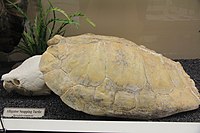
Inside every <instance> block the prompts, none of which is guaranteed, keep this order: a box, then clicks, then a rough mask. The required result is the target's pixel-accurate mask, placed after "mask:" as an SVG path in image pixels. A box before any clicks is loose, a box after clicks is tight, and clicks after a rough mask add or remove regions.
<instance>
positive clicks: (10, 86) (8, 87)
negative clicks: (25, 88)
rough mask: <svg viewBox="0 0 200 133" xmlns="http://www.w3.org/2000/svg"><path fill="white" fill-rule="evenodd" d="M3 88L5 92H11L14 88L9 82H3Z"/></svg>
mask: <svg viewBox="0 0 200 133" xmlns="http://www.w3.org/2000/svg"><path fill="white" fill-rule="evenodd" d="M3 87H4V89H5V90H6V91H8V92H11V91H13V90H14V88H16V86H15V85H14V84H13V83H12V82H11V81H3Z"/></svg>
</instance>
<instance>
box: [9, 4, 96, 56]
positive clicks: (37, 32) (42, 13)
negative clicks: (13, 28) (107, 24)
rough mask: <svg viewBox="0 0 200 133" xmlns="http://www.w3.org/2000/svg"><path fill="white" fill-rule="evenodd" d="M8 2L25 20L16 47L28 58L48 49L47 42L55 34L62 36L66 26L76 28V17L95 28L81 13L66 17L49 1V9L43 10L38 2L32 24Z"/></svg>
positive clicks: (62, 11)
mask: <svg viewBox="0 0 200 133" xmlns="http://www.w3.org/2000/svg"><path fill="white" fill-rule="evenodd" d="M8 2H9V3H10V4H11V5H12V6H14V7H15V8H16V9H17V10H18V11H19V13H20V14H22V15H23V16H24V18H25V20H26V24H25V27H24V32H23V34H22V39H21V42H20V43H19V45H18V46H17V47H18V49H19V50H20V51H21V52H23V53H25V54H28V55H29V56H33V55H40V54H42V53H43V52H44V51H46V49H47V47H48V46H47V41H48V40H49V39H50V38H52V37H53V36H54V35H56V34H60V35H64V34H65V31H66V29H65V28H66V26H67V25H76V26H77V27H78V26H79V22H78V21H76V19H75V18H76V17H83V18H84V19H85V20H86V21H87V22H88V23H89V24H91V25H92V26H93V27H95V24H94V23H93V22H92V21H90V20H89V18H87V17H86V16H85V15H84V14H83V13H81V12H77V13H74V14H71V15H68V14H67V13H66V12H65V11H64V10H62V9H60V8H57V7H53V5H52V3H51V2H50V1H48V3H49V7H48V8H47V9H46V10H45V9H44V8H43V6H42V1H41V0H38V14H37V15H36V17H35V19H34V22H33V23H32V22H31V21H30V18H29V17H28V16H27V14H26V13H24V12H23V11H22V10H21V8H20V7H18V6H17V5H15V4H14V3H12V2H10V1H8ZM57 13H61V14H62V15H64V18H57V17H56V14H57ZM51 14H52V15H51ZM50 15H51V16H50ZM58 24H59V26H58V28H56V27H57V26H56V25H58Z"/></svg>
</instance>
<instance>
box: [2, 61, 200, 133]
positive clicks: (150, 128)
mask: <svg viewBox="0 0 200 133" xmlns="http://www.w3.org/2000/svg"><path fill="white" fill-rule="evenodd" d="M176 61H179V62H180V63H181V64H182V65H183V67H184V69H185V71H186V72H187V73H188V74H189V75H190V76H191V78H192V79H193V80H194V81H195V83H196V87H197V88H198V90H199V91H200V59H193V60H176ZM10 66H12V64H9V65H8V66H7V65H5V64H1V63H0V76H1V75H2V74H4V73H6V72H9V71H10V69H11V67H10ZM6 107H7V108H8V107H16V108H45V115H44V116H43V117H42V118H40V119H27V118H24V119H22V118H2V122H3V126H4V128H5V129H6V130H7V132H11V133H15V132H30V131H31V132H34V131H36V132H37V131H39V132H41V131H43V132H48V131H51V132H126V133H128V132H130V133H131V132H133V131H135V132H140V133H146V132H164V133H165V132H175V133H189V132H190V133H199V132H200V108H199V109H197V110H193V111H189V112H183V113H179V114H175V115H172V116H169V117H166V118H161V119H154V120H149V121H141V120H135V119H122V118H114V117H100V116H92V115H88V114H85V113H82V112H79V111H75V110H73V109H71V108H70V107H68V106H67V105H65V104H64V103H63V102H62V101H61V100H60V98H59V97H58V96H56V95H55V94H53V93H52V94H51V95H48V96H35V97H28V96H22V95H19V94H16V93H8V92H6V91H5V90H4V89H3V86H2V83H1V86H0V113H1V115H2V113H3V110H4V108H6ZM2 128H3V127H2V125H1V124H0V132H3V129H2ZM163 129H164V130H163Z"/></svg>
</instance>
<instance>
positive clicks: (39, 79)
mask: <svg viewBox="0 0 200 133" xmlns="http://www.w3.org/2000/svg"><path fill="white" fill-rule="evenodd" d="M40 58H41V55H37V56H33V57H31V58H29V59H27V60H25V61H24V62H23V63H22V64H21V65H20V66H18V67H17V68H15V69H13V70H11V71H10V72H9V73H7V74H4V75H3V76H2V78H1V80H3V86H4V88H5V89H6V90H7V91H8V92H10V91H12V90H14V91H16V92H17V93H20V94H22V95H47V94H50V92H51V91H50V89H49V88H48V87H47V86H46V84H45V83H44V79H43V74H42V73H41V72H40V70H39V62H40Z"/></svg>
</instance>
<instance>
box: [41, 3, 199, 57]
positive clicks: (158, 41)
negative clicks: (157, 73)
mask: <svg viewBox="0 0 200 133" xmlns="http://www.w3.org/2000/svg"><path fill="white" fill-rule="evenodd" d="M51 1H52V3H53V4H54V6H57V7H59V8H62V9H64V10H65V11H66V12H67V13H70V12H74V11H82V12H84V13H85V14H86V15H87V16H88V17H90V18H91V19H92V20H93V21H94V22H95V24H96V28H92V27H91V26H89V25H88V24H86V23H85V22H84V21H82V20H80V22H81V27H80V28H79V29H78V30H77V29H76V28H75V27H73V26H70V27H68V28H69V29H68V32H67V34H66V35H67V36H71V35H77V34H82V33H88V32H91V33H95V34H102V35H113V36H118V37H123V38H126V39H129V40H132V41H133V42H135V43H137V44H138V45H145V46H146V47H147V48H150V49H153V50H155V51H157V52H159V53H162V54H164V55H165V56H167V57H170V58H200V32H199V30H200V0H51ZM43 2H44V5H47V0H43Z"/></svg>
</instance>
